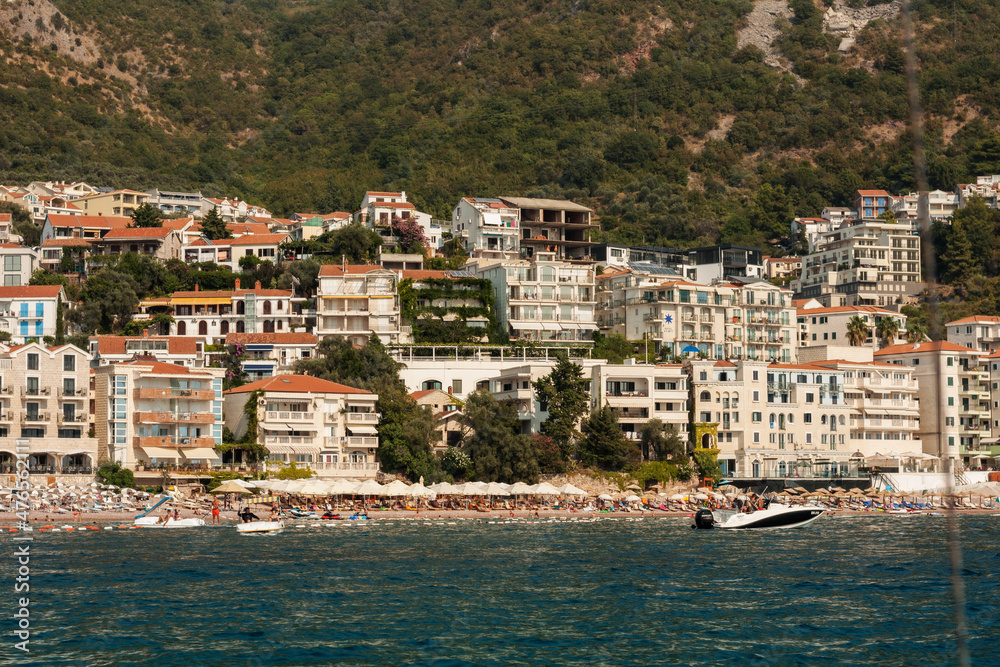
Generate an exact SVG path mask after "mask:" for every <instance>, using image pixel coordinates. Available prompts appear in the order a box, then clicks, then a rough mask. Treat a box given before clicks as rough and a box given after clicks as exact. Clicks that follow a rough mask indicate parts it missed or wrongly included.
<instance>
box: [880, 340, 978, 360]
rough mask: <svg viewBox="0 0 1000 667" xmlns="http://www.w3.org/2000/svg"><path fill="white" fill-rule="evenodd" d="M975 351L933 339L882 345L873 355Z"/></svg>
mask: <svg viewBox="0 0 1000 667" xmlns="http://www.w3.org/2000/svg"><path fill="white" fill-rule="evenodd" d="M940 351H944V352H976V350H973V349H972V348H969V347H965V346H964V345H958V344H956V343H950V342H948V341H946V340H935V341H931V342H929V343H915V344H914V343H903V344H902V345H890V346H889V347H883V348H882V349H881V350H879V351H878V352H876V353H875V356H884V355H888V354H912V353H914V352H940Z"/></svg>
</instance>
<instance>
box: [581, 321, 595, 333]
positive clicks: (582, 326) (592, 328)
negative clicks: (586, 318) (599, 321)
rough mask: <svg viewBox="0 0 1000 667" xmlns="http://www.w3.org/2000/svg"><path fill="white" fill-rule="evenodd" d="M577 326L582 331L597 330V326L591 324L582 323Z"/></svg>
mask: <svg viewBox="0 0 1000 667" xmlns="http://www.w3.org/2000/svg"><path fill="white" fill-rule="evenodd" d="M577 326H579V327H580V328H581V329H590V330H591V331H596V330H597V325H596V324H593V323H591V322H580V323H579V324H578V325H577Z"/></svg>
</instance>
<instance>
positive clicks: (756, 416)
mask: <svg viewBox="0 0 1000 667" xmlns="http://www.w3.org/2000/svg"><path fill="white" fill-rule="evenodd" d="M761 417H762V415H761V413H759V412H755V413H753V415H752V416H751V418H752V419H753V423H754V424H759V423H760V420H761Z"/></svg>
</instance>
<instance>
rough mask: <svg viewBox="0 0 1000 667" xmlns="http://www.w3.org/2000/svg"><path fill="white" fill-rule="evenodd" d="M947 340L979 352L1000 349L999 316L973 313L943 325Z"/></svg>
mask: <svg viewBox="0 0 1000 667" xmlns="http://www.w3.org/2000/svg"><path fill="white" fill-rule="evenodd" d="M945 327H946V329H945V331H946V335H947V336H948V341H949V342H952V343H955V344H956V345H961V346H963V347H971V348H972V349H973V350H979V351H980V352H993V351H994V350H998V349H1000V317H994V316H992V315H973V316H972V317H963V318H962V319H960V320H955V321H954V322H948V324H946V325H945Z"/></svg>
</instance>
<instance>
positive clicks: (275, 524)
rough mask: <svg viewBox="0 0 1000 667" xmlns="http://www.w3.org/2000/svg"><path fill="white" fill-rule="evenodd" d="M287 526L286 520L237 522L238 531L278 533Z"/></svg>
mask: <svg viewBox="0 0 1000 667" xmlns="http://www.w3.org/2000/svg"><path fill="white" fill-rule="evenodd" d="M284 527H285V522H284V521H250V522H248V523H238V524H236V532H237V533H246V534H250V533H277V532H278V531H280V530H281V529H282V528H284Z"/></svg>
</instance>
